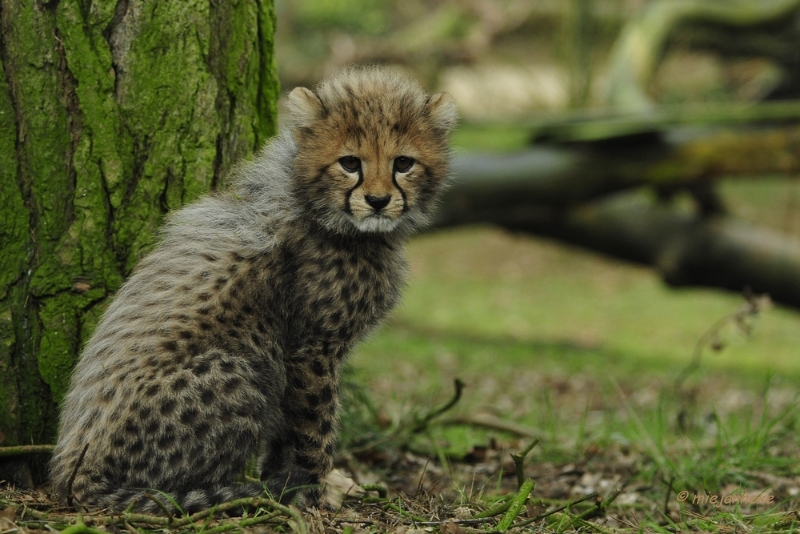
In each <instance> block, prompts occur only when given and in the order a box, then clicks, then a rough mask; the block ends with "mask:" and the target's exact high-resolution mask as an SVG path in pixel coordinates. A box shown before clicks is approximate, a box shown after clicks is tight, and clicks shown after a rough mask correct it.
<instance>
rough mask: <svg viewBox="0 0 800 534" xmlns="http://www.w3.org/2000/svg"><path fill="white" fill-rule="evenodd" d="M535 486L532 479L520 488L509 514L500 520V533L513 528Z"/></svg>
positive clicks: (498, 526) (509, 508)
mask: <svg viewBox="0 0 800 534" xmlns="http://www.w3.org/2000/svg"><path fill="white" fill-rule="evenodd" d="M537 441H538V440H537ZM534 445H535V444H534ZM535 485H536V483H535V482H534V481H533V479H530V478H529V479H527V480H526V481H525V482H523V483H522V485H521V486H520V488H519V491H518V492H517V494H516V496H515V497H514V499H512V501H511V504H510V506H509V507H508V512H506V515H504V516H503V519H502V520H500V523H499V524H498V525H497V531H498V532H505V531H506V530H508V529H509V528H511V523H513V522H514V520H515V519H516V518H517V516H518V515H519V513H520V511H521V510H522V507H523V506H525V503H526V502H528V498H529V497H530V495H531V492H532V491H533V487H534V486H535Z"/></svg>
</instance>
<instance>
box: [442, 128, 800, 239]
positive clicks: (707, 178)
mask: <svg viewBox="0 0 800 534" xmlns="http://www.w3.org/2000/svg"><path fill="white" fill-rule="evenodd" d="M453 170H454V185H453V187H451V188H450V189H449V190H448V191H447V192H446V193H445V195H444V198H443V202H442V206H441V208H440V209H439V211H438V212H437V216H436V226H438V227H445V226H452V225H456V224H470V223H476V222H491V218H492V217H493V215H494V214H495V213H496V212H497V211H498V210H511V211H515V212H516V211H519V212H522V213H525V212H527V211H530V210H533V211H537V210H561V209H564V208H567V207H570V206H576V205H579V204H583V203H586V202H588V201H591V200H594V199H598V198H601V197H603V196H606V195H609V194H611V193H615V192H618V191H621V190H625V189H632V188H636V187H640V186H654V187H657V188H668V189H674V188H681V187H685V188H689V189H693V188H694V187H707V186H709V185H710V184H713V182H715V181H716V180H720V179H723V178H725V177H732V176H743V177H752V178H753V179H757V177H758V176H759V175H765V174H767V175H775V174H781V175H785V176H797V175H798V174H800V126H787V127H782V128H779V127H772V128H749V129H728V128H719V129H710V130H709V129H707V128H689V127H687V128H674V129H671V130H668V131H666V132H665V133H664V134H662V135H661V136H659V137H658V138H652V137H648V136H632V137H620V138H611V139H607V140H603V141H601V142H596V143H572V144H539V145H535V146H533V147H531V148H529V149H527V150H525V151H522V152H517V153H512V154H479V153H473V154H457V155H456V156H455V158H454V160H453Z"/></svg>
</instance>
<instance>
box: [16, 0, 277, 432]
mask: <svg viewBox="0 0 800 534" xmlns="http://www.w3.org/2000/svg"><path fill="white" fill-rule="evenodd" d="M274 26H275V16H274V10H273V3H272V0H237V1H233V0H231V1H226V2H217V1H214V0H182V1H181V2H160V1H158V0H117V1H116V2H113V1H110V2H97V1H92V0H50V1H44V0H0V205H2V211H0V444H2V445H16V444H31V443H51V442H53V440H54V439H55V431H56V420H57V413H58V404H59V402H60V401H61V399H62V398H63V396H64V393H65V392H66V388H67V384H68V380H69V375H70V371H71V369H72V366H73V364H74V363H75V360H76V358H77V357H78V354H79V352H80V348H81V347H82V345H83V344H84V342H85V341H86V340H87V338H88V336H89V335H91V333H92V330H93V328H94V325H95V324H96V322H97V320H98V318H99V316H100V315H101V313H102V311H103V309H104V307H105V302H106V301H107V299H108V298H109V296H111V295H112V294H113V293H114V291H115V290H116V289H117V288H118V287H119V285H120V284H121V282H122V281H123V280H124V278H125V277H126V276H127V275H128V274H129V272H130V271H131V269H132V268H133V266H134V265H135V263H136V261H137V260H138V259H140V258H141V257H142V255H143V254H144V253H146V252H147V250H148V249H149V248H150V247H151V246H152V244H153V240H154V231H155V230H156V228H157V227H158V225H159V223H160V222H161V220H162V218H163V215H164V214H165V213H166V212H167V211H169V210H170V209H174V208H176V207H178V206H180V205H182V204H184V203H185V202H188V201H191V200H193V199H194V198H196V197H198V196H199V195H201V194H203V193H204V192H206V191H208V190H209V189H211V188H215V187H218V186H220V185H221V184H222V183H223V182H224V179H225V176H226V174H227V173H228V171H229V170H230V168H231V166H232V165H233V164H234V162H235V161H237V160H239V159H241V158H242V157H246V156H248V155H249V154H251V153H252V152H253V151H254V150H255V149H256V148H257V147H258V146H259V145H261V144H262V143H263V141H264V140H265V139H266V138H268V137H269V136H270V135H272V134H273V133H274V131H275V127H276V102H277V95H278V82H277V75H276V68H275V61H274V56H273V41H272V38H273V30H274Z"/></svg>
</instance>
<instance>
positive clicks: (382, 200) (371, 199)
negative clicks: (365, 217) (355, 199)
mask: <svg viewBox="0 0 800 534" xmlns="http://www.w3.org/2000/svg"><path fill="white" fill-rule="evenodd" d="M391 199H392V197H391V196H390V195H386V196H383V197H376V196H372V195H364V200H366V201H367V204H369V205H370V206H371V207H372V209H374V210H375V213H377V212H379V211H381V210H382V209H383V208H385V207H386V206H388V205H389V201H390V200H391Z"/></svg>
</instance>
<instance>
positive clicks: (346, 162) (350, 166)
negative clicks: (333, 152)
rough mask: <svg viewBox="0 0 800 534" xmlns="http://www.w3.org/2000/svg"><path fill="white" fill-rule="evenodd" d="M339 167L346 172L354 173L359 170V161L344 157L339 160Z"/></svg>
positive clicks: (354, 158) (351, 157)
mask: <svg viewBox="0 0 800 534" xmlns="http://www.w3.org/2000/svg"><path fill="white" fill-rule="evenodd" d="M339 165H341V166H342V168H343V169H344V170H346V171H347V172H356V171H357V170H358V169H360V168H361V160H360V159H358V158H357V157H355V156H345V157H343V158H339Z"/></svg>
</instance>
